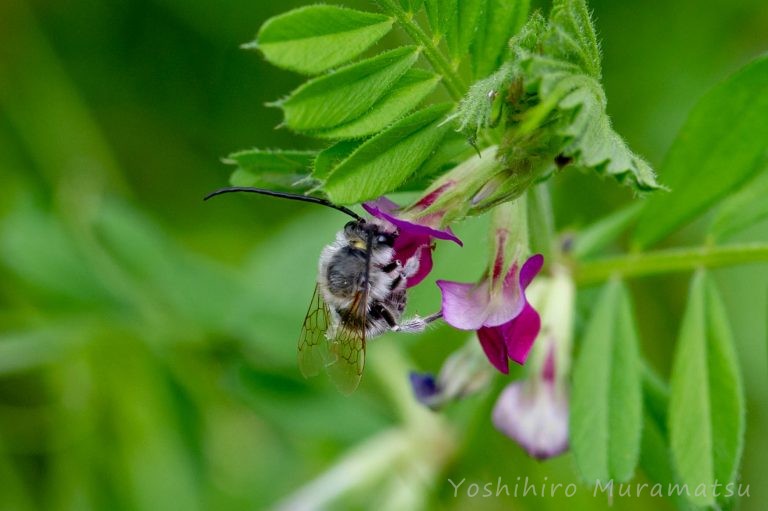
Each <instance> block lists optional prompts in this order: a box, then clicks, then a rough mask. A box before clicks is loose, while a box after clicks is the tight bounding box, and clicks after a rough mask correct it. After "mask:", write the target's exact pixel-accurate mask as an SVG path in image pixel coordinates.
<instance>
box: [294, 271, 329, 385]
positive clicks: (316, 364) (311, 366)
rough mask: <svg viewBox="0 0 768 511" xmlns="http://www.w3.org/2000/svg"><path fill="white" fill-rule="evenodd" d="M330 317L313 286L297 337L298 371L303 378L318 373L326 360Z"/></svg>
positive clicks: (318, 291) (317, 290) (319, 294)
mask: <svg viewBox="0 0 768 511" xmlns="http://www.w3.org/2000/svg"><path fill="white" fill-rule="evenodd" d="M330 316H331V311H330V310H328V305H327V304H326V303H325V301H324V300H323V297H322V294H321V293H320V290H319V289H318V287H317V286H315V292H314V293H313V294H312V301H311V302H309V309H308V310H307V315H306V316H305V317H304V324H303V325H302V327H301V335H300V336H299V370H301V374H303V375H304V377H305V378H308V377H310V376H315V375H316V374H317V373H318V372H320V368H321V367H323V366H324V365H325V360H326V359H327V358H328V354H327V349H328V348H327V346H326V343H327V339H326V337H325V333H326V331H327V330H328V328H329V326H330Z"/></svg>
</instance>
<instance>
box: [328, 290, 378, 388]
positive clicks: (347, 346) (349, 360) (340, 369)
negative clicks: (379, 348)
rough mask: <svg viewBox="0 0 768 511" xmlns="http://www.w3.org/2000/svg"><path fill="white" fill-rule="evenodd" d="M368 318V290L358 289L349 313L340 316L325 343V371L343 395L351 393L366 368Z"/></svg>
mask: <svg viewBox="0 0 768 511" xmlns="http://www.w3.org/2000/svg"><path fill="white" fill-rule="evenodd" d="M367 315H368V289H367V287H366V288H365V289H361V290H359V291H358V292H357V293H356V294H355V296H354V299H353V302H352V306H351V307H350V308H349V312H347V313H346V314H345V315H343V316H342V317H341V321H340V322H339V325H338V327H336V332H335V334H334V336H333V338H332V339H329V340H328V351H327V354H326V361H325V363H326V370H327V372H328V375H329V376H330V377H331V379H332V380H333V382H334V383H335V384H336V387H337V388H338V389H339V391H340V392H341V393H343V394H351V393H352V392H354V391H355V389H356V388H357V386H358V385H359V384H360V378H361V377H362V375H363V368H364V367H365V324H366V318H367Z"/></svg>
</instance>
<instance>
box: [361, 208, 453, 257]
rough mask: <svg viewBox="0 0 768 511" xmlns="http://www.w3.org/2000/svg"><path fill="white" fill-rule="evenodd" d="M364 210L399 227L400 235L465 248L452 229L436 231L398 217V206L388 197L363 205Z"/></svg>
mask: <svg viewBox="0 0 768 511" xmlns="http://www.w3.org/2000/svg"><path fill="white" fill-rule="evenodd" d="M393 205H394V208H393ZM363 209H365V210H366V211H367V212H368V213H369V214H370V215H371V216H375V217H376V218H381V219H382V220H386V221H387V222H389V223H391V224H393V225H395V226H397V228H398V229H399V230H400V235H403V234H405V233H407V234H411V235H421V236H431V237H433V238H437V239H439V240H450V241H453V242H455V243H457V244H458V245H459V246H464V244H463V243H462V242H461V240H460V239H459V238H457V237H456V235H455V234H453V231H451V229H450V228H449V229H435V228H434V227H430V226H428V225H424V224H419V223H415V222H410V221H408V220H403V219H402V218H398V217H396V216H395V215H394V213H395V211H396V210H397V204H395V203H394V202H392V201H391V200H389V199H387V198H386V197H380V198H378V199H376V200H375V201H371V202H365V203H363Z"/></svg>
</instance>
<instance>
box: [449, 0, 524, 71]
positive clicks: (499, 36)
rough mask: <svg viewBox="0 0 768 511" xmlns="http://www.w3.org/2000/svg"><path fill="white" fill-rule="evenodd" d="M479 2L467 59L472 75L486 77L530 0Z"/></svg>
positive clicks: (506, 49) (493, 69)
mask: <svg viewBox="0 0 768 511" xmlns="http://www.w3.org/2000/svg"><path fill="white" fill-rule="evenodd" d="M461 3H463V2H461ZM483 3H484V4H485V5H483V13H482V16H481V17H480V20H479V23H476V24H475V25H472V26H475V27H477V29H476V32H475V37H474V40H473V41H472V43H473V44H472V61H471V64H472V73H473V76H474V77H475V78H481V77H484V76H488V75H489V74H491V73H492V72H494V71H495V70H496V69H497V68H498V67H499V65H500V64H501V60H502V56H503V55H504V54H505V53H507V52H508V45H509V40H510V38H511V37H512V36H513V35H514V34H515V33H517V31H518V30H520V28H521V27H522V26H523V24H524V23H525V20H526V18H527V17H528V9H529V7H530V0H483ZM463 23H464V22H463V21H461V23H460V24H463Z"/></svg>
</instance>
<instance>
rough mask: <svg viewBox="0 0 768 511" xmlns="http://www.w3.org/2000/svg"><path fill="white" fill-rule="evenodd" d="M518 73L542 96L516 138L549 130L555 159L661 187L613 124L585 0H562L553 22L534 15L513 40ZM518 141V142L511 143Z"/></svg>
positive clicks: (640, 186)
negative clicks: (607, 105) (559, 158)
mask: <svg viewBox="0 0 768 511" xmlns="http://www.w3.org/2000/svg"><path fill="white" fill-rule="evenodd" d="M511 44H512V52H513V55H514V61H515V62H516V66H517V68H518V69H517V71H516V72H517V73H518V74H519V76H520V77H521V78H522V79H523V81H524V83H525V85H526V91H527V92H529V93H530V92H535V93H536V94H537V98H536V99H537V103H536V104H535V106H533V107H531V108H528V109H527V110H526V111H525V113H524V115H523V120H522V122H521V123H520V125H519V126H516V127H513V128H512V129H511V136H512V137H516V138H517V139H519V140H522V141H523V142H525V141H526V139H527V138H529V137H531V136H537V137H540V138H541V137H542V134H543V133H546V132H547V130H549V134H550V136H551V138H552V143H551V144H550V145H549V146H548V147H549V151H550V152H552V157H553V158H554V157H561V158H562V157H565V158H567V159H568V160H569V162H570V163H571V164H573V165H574V166H576V167H578V168H581V169H582V170H588V171H593V172H597V173H598V174H601V175H606V176H612V177H614V178H616V179H617V180H618V181H619V182H621V183H624V184H628V185H629V186H631V187H633V188H634V189H635V190H637V191H641V192H642V191H652V190H656V189H658V188H660V187H659V185H658V184H657V183H656V178H655V175H654V173H653V170H652V169H651V168H650V166H649V165H648V164H647V163H646V162H645V161H643V160H642V158H640V157H638V156H637V155H635V154H634V153H632V151H630V149H629V148H628V147H627V145H626V143H625V142H624V141H623V140H622V138H621V137H620V136H619V135H618V133H616V132H615V131H614V130H613V128H612V127H611V121H610V118H609V117H608V114H607V112H606V98H605V92H604V90H603V87H602V85H601V83H600V52H599V49H598V46H597V40H596V37H595V32H594V29H593V27H592V23H591V20H590V16H589V11H588V10H587V8H586V5H585V3H584V2H583V0H558V1H557V2H555V5H554V7H553V9H552V13H551V15H550V19H549V22H548V23H543V20H542V19H541V17H540V16H533V17H531V20H530V21H529V22H528V23H527V24H526V26H525V27H523V29H522V30H521V32H520V34H519V35H518V36H516V37H515V38H514V39H513V41H512V43H511ZM512 143H514V140H513V141H512Z"/></svg>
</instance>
